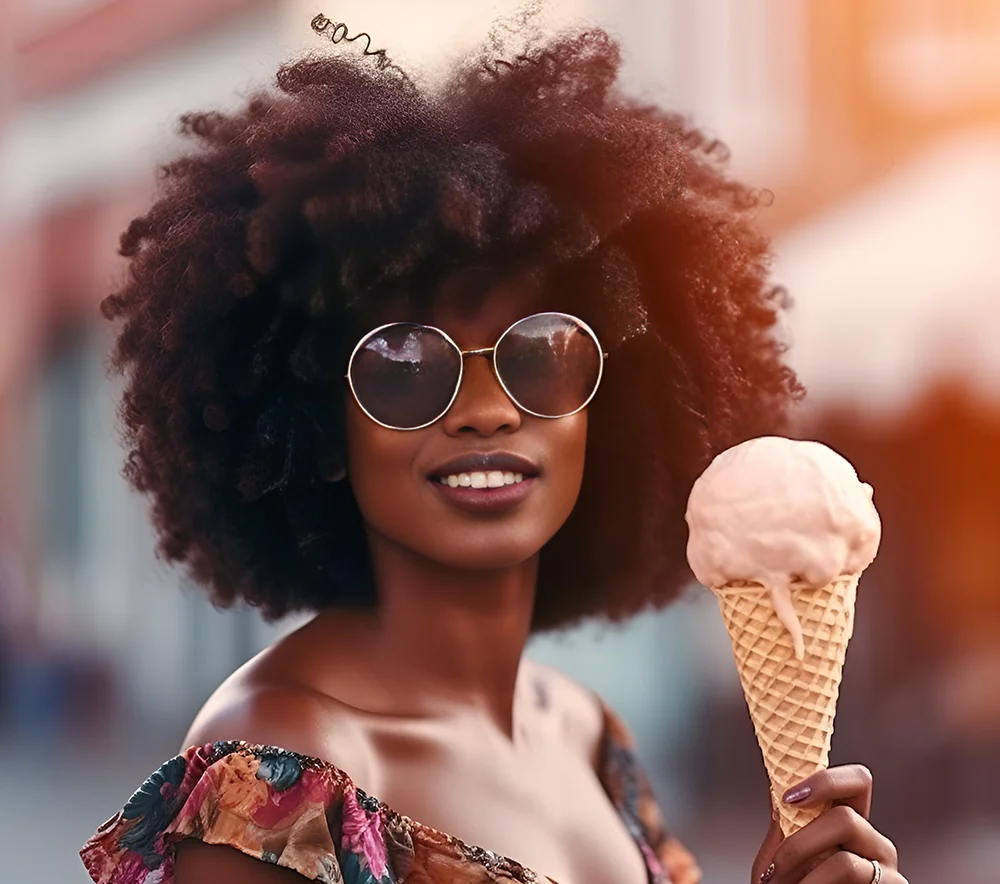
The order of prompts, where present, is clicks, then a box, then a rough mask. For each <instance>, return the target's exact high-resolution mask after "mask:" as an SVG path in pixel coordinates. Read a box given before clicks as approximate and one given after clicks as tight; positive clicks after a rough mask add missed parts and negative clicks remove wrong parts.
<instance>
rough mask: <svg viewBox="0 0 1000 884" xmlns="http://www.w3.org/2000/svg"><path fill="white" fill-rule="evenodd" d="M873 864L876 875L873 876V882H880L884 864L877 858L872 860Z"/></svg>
mask: <svg viewBox="0 0 1000 884" xmlns="http://www.w3.org/2000/svg"><path fill="white" fill-rule="evenodd" d="M871 864H872V865H873V866H874V867H875V877H874V878H872V884H878V882H879V881H881V880H882V866H881V865H880V863H879V861H878V860H877V859H873V860H871Z"/></svg>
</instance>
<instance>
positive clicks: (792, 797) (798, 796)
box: [782, 786, 812, 804]
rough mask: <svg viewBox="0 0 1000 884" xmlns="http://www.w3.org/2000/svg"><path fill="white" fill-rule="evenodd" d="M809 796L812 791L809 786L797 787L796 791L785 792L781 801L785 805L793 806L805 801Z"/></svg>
mask: <svg viewBox="0 0 1000 884" xmlns="http://www.w3.org/2000/svg"><path fill="white" fill-rule="evenodd" d="M810 795H812V789H811V788H809V786H799V787H798V788H797V789H790V790H789V791H787V792H786V793H785V794H784V796H783V798H782V800H783V801H784V802H785V804H795V803H796V802H798V801H805V799H806V798H808V797H809V796H810Z"/></svg>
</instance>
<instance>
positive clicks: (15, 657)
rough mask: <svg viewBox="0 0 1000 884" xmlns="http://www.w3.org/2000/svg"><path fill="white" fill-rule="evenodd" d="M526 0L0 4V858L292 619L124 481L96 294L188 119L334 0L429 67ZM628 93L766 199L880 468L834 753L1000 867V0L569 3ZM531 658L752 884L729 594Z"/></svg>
mask: <svg viewBox="0 0 1000 884" xmlns="http://www.w3.org/2000/svg"><path fill="white" fill-rule="evenodd" d="M513 6H514V4H513V3H489V2H476V3H470V2H466V0H423V2H420V3H417V2H415V0H364V2H361V0H352V2H339V0H338V2H333V0H330V2H327V3H322V2H317V0H310V2H309V3H304V2H298V0H296V2H291V0H282V2H278V0H171V2H170V3H163V2H152V0H0V72H2V80H0V82H2V87H0V855H2V856H3V870H2V872H0V878H2V880H3V881H4V882H5V884H7V882H10V884H21V882H28V881H32V882H34V881H38V882H56V881H59V882H61V884H69V882H81V884H82V882H84V881H85V880H86V875H85V873H84V871H83V867H82V865H81V864H80V862H79V860H78V858H77V856H76V851H77V849H78V848H79V846H80V844H81V843H82V842H83V840H84V839H85V838H86V837H88V836H89V835H90V834H91V833H92V832H93V830H94V829H95V828H96V827H97V826H98V825H99V824H100V823H101V822H102V821H103V820H105V819H106V818H107V817H109V816H111V815H112V814H113V813H114V812H115V811H116V810H117V809H118V808H119V807H120V806H121V805H122V804H123V803H124V801H125V800H126V799H127V798H128V796H129V795H130V794H131V792H132V790H133V789H134V788H135V787H136V786H138V785H139V783H140V782H141V781H142V779H143V778H144V777H145V776H146V775H147V774H148V773H149V772H151V771H152V770H153V769H155V768H156V767H157V766H158V765H159V763H160V762H161V761H162V760H163V759H165V758H166V757H168V756H169V755H172V754H173V753H174V752H175V751H177V748H178V745H179V742H180V740H181V738H182V736H183V735H184V732H185V731H186V729H187V726H188V723H189V721H190V718H191V716H192V715H193V713H194V712H195V711H196V710H197V708H198V707H199V706H200V704H201V703H202V702H203V700H204V699H205V698H206V697H207V696H208V694H209V693H210V692H211V690H212V689H213V688H214V687H215V686H216V685H217V684H218V683H219V681H221V680H222V679H223V678H224V677H225V676H226V675H227V674H228V673H229V672H230V671H231V670H232V669H233V668H235V667H236V666H238V665H239V664H240V663H242V662H243V661H244V660H245V659H247V658H248V657H249V656H251V655H252V654H254V653H256V651H257V650H259V649H260V648H262V647H263V646H264V645H266V644H267V643H269V642H271V641H273V640H274V639H275V638H277V637H278V636H280V635H281V634H283V633H284V632H285V631H287V630H289V629H291V628H293V627H294V626H296V625H298V623H299V622H301V621H293V620H288V621H286V622H283V623H281V624H277V625H266V624H263V623H262V622H261V621H260V620H259V618H258V617H257V616H256V615H255V614H254V613H253V612H248V611H243V610H234V611H229V612H217V611H215V610H213V609H212V608H211V607H210V606H209V605H208V604H207V603H206V602H205V601H204V600H203V599H202V597H201V594H200V593H199V592H198V590H197V588H195V587H191V586H189V585H187V584H186V582H185V580H184V578H183V577H182V576H181V575H180V574H179V572H177V571H176V570H174V569H170V568H167V567H165V566H164V565H163V564H162V563H159V562H157V561H156V560H155V558H154V556H153V554H152V548H153V543H154V538H153V536H152V533H151V530H150V527H149V523H148V517H147V509H146V503H145V501H144V500H142V499H141V498H139V497H138V496H137V495H135V494H134V493H132V492H131V491H130V490H129V489H128V487H127V486H126V484H125V482H124V480H123V479H122V478H121V477H120V468H121V462H122V453H121V450H120V448H119V445H118V435H117V429H116V426H115V420H114V409H115V403H116V400H117V397H118V393H119V383H118V382H112V381H109V380H107V379H106V378H105V376H104V372H103V366H102V360H103V358H104V355H105V352H106V349H107V346H108V343H109V340H110V338H109V329H108V328H106V327H105V326H106V323H104V322H103V321H102V320H101V319H100V318H99V316H98V312H97V304H98V301H99V299H100V298H101V297H102V296H103V295H104V294H106V293H107V292H109V291H110V290H111V288H112V287H113V285H114V280H115V278H116V275H117V274H118V273H119V272H120V265H119V263H118V259H117V258H116V256H115V249H116V241H117V236H118V234H119V232H120V231H121V230H122V229H123V228H124V227H125V225H126V224H127V222H128V221H129V219H131V218H132V217H133V216H134V215H135V214H137V213H139V212H141V211H142V210H143V208H144V206H145V205H146V204H147V202H148V200H149V197H150V194H151V192H152V189H153V185H154V180H155V178H154V173H153V169H154V166H155V164H156V163H157V162H158V161H161V160H163V159H166V158H168V157H169V156H171V155H172V153H173V152H174V151H175V150H176V149H177V147H178V142H177V140H176V137H175V134H174V124H175V121H176V118H177V117H178V115H179V114H180V113H182V112H183V111H185V110H188V109H193V108H203V107H207V106H214V107H219V108H225V107H231V106H232V105H233V104H234V103H235V102H236V101H238V100H239V97H240V96H241V95H245V94H246V92H247V91H248V90H250V89H251V88H252V87H253V86H255V85H260V84H265V83H267V82H269V80H270V78H271V77H272V75H273V72H274V69H275V68H276V66H277V64H278V62H279V61H280V60H282V59H284V58H286V57H288V56H289V55H290V54H293V53H295V52H299V51H302V49H303V48H308V49H319V48H323V47H326V48H327V49H329V48H330V47H329V46H327V44H318V43H317V41H315V38H313V36H312V34H311V32H310V30H309V20H310V18H311V17H312V15H313V14H314V13H316V12H319V11H322V12H325V13H326V14H328V15H329V16H331V17H332V18H334V19H335V20H344V21H346V22H348V23H349V25H350V26H351V30H352V31H355V30H362V29H363V30H368V31H370V32H371V33H372V35H373V36H374V43H375V45H376V46H381V47H385V48H387V49H388V50H389V52H390V54H391V55H393V56H394V57H396V58H397V59H398V60H399V61H401V62H402V63H403V64H404V65H411V66H415V67H424V68H425V69H427V70H430V69H431V68H433V66H435V65H439V64H442V63H443V62H445V61H446V60H447V59H448V57H450V56H452V55H454V54H455V53H457V52H460V51H461V49H462V48H463V47H468V46H471V45H472V44H473V43H475V42H477V41H478V40H479V39H480V38H482V37H483V36H484V35H485V33H486V30H487V28H488V25H489V22H490V21H491V19H492V18H493V17H494V16H495V14H496V13H498V12H504V11H509V10H510V9H511V8H512V7H513ZM547 15H549V16H550V17H551V18H552V19H553V21H554V22H556V23H560V22H566V21H596V22H599V23H602V24H604V25H606V26H607V27H609V28H610V29H611V30H613V31H614V32H616V33H617V34H618V35H619V36H620V37H621V40H622V43H623V46H624V49H625V52H626V56H627V78H628V82H629V84H630V86H631V87H632V88H633V89H635V90H638V91H639V92H641V93H642V94H643V95H645V96H647V97H649V98H652V99H655V100H656V101H659V102H662V103H664V104H666V105H668V106H670V107H673V108H676V109H678V110H682V111H684V112H688V113H690V114H691V115H692V116H693V117H694V118H695V119H696V120H697V121H699V122H700V123H701V124H702V125H703V126H704V127H706V128H707V129H708V130H709V131H710V132H711V133H712V134H713V135H715V136H717V137H719V138H721V139H722V140H723V141H725V142H726V143H727V144H728V145H729V146H730V147H731V149H732V157H733V167H734V169H735V170H736V172H737V173H738V174H740V175H742V176H743V177H745V178H747V179H749V180H750V181H751V182H752V183H754V184H756V185H758V186H761V187H767V188H770V189H771V190H772V191H774V193H775V195H776V199H775V203H774V205H773V207H772V208H770V209H768V210H767V211H766V212H764V213H763V216H762V217H763V223H764V224H765V225H767V226H768V227H769V229H770V230H771V231H772V232H773V234H774V235H775V237H776V242H777V249H778V264H777V268H776V270H777V273H778V275H779V277H780V278H781V279H782V280H783V281H784V282H785V283H786V284H787V285H788V287H789V289H790V291H791V293H792V295H793V296H794V299H795V309H794V311H793V313H792V315H791V318H790V331H791V334H792V336H793V338H794V347H793V349H792V351H791V359H792V361H793V364H794V365H795V367H796V368H797V369H798V370H799V372H800V374H801V376H802V378H803V380H804V382H805V383H806V385H807V386H808V387H809V388H810V396H809V398H808V403H807V405H806V406H805V407H804V408H803V409H802V411H801V413H800V415H799V425H798V427H797V428H796V433H797V434H798V435H802V436H805V437H808V438H817V439H821V440H823V441H825V442H827V443H828V444H830V445H832V446H834V447H835V448H837V449H838V450H840V451H841V452H842V453H843V454H845V455H846V456H847V457H849V458H850V459H851V460H852V461H853V462H854V463H855V464H856V465H857V467H858V470H859V473H860V475H861V476H862V478H863V479H864V480H865V481H868V482H870V483H872V484H873V485H874V486H875V488H876V494H877V496H876V501H877V503H878V505H879V508H880V511H881V513H882V516H883V520H884V525H885V536H884V541H883V546H882V549H881V552H880V555H879V557H878V559H877V561H876V563H875V564H874V565H873V566H872V567H871V569H870V570H869V571H868V572H867V573H866V575H865V577H864V579H863V581H862V593H861V597H860V602H859V611H860V615H859V620H858V629H857V633H856V637H855V639H854V642H853V643H852V645H851V651H850V653H849V655H848V660H847V666H846V670H845V677H844V686H843V690H842V698H841V706H840V713H839V716H838V719H837V730H836V735H835V737H834V746H833V758H832V760H833V761H834V762H844V761H855V760H862V761H864V762H865V763H867V764H868V765H869V766H870V767H871V768H872V769H873V771H874V773H875V779H876V784H877V788H876V800H875V809H874V817H875V820H876V823H877V825H878V826H879V828H881V829H882V830H883V831H885V832H886V833H887V834H888V835H889V836H890V837H892V838H893V839H894V840H896V842H897V844H898V845H899V847H900V852H901V854H902V856H903V858H904V861H905V865H904V867H903V871H904V873H905V874H906V875H907V876H908V877H909V879H910V881H911V882H913V884H921V882H927V884H932V882H941V881H949V882H951V881H955V882H962V884H996V882H997V881H1000V504H998V501H1000V344H998V343H997V342H998V340H1000V0H698V2H684V0H628V2H616V0H562V2H552V3H550V4H549V8H548V12H547ZM531 654H532V656H534V657H536V658H538V659H540V660H543V661H545V662H549V663H552V664H554V665H557V666H560V667H562V668H564V669H565V670H567V671H569V672H570V673H572V674H574V675H576V676H578V677H579V678H581V679H583V680H584V681H585V682H588V683H589V684H591V685H593V686H594V687H595V688H597V689H598V690H600V691H601V692H602V693H603V694H604V695H605V696H606V697H607V698H608V699H609V700H610V702H611V703H612V704H613V705H614V706H616V707H617V708H618V710H619V711H620V712H621V713H622V714H623V715H624V717H625V718H626V719H627V721H628V722H629V724H630V725H631V727H632V728H633V730H634V731H635V733H636V735H637V737H638V740H639V746H640V751H641V754H642V757H643V759H644V760H645V762H646V764H647V765H648V767H649V770H650V772H651V775H652V777H653V779H654V781H655V785H656V788H657V792H658V794H659V796H660V797H661V799H662V802H663V804H664V806H665V808H666V810H667V813H668V815H669V819H670V823H671V826H672V828H673V829H674V830H675V831H676V832H677V833H678V834H679V835H680V837H681V838H682V839H683V840H684V841H686V842H687V843H688V844H689V845H690V846H691V847H692V848H693V849H694V851H695V852H696V853H697V854H698V856H699V858H700V860H701V863H702V865H703V867H704V869H705V873H706V878H705V880H706V882H712V884H715V882H721V884H735V882H742V881H745V880H747V876H748V872H749V866H750V860H751V858H752V856H753V854H754V852H755V851H756V848H757V845H758V843H759V839H760V837H761V836H762V834H763V831H764V829H765V828H766V823H767V819H768V808H767V797H766V788H767V786H766V779H765V777H764V774H763V770H762V767H761V764H760V760H759V753H758V750H757V747H756V742H755V740H754V737H753V732H752V728H751V726H750V723H749V719H748V717H747V713H746V710H745V707H744V703H743V699H742V694H741V692H740V689H739V684H738V681H737V678H736V673H735V669H734V667H733V663H732V657H731V651H730V648H729V644H728V639H727V637H726V635H725V631H724V629H723V627H722V624H721V619H720V618H719V616H718V612H717V609H716V606H715V602H714V600H713V599H712V598H711V597H710V595H709V594H708V593H707V592H706V591H704V590H702V589H700V588H698V587H692V589H691V592H690V594H689V596H688V597H687V598H685V599H684V600H682V601H681V602H679V603H678V604H676V605H675V606H673V607H671V608H670V609H668V610H667V611H664V612H662V613H657V614H654V615H647V616H643V617H640V618H638V619H636V620H634V621H633V622H631V623H630V624H628V625H627V626H626V627H625V628H616V629H610V628H598V627H593V626H591V627H586V628H584V629H581V630H578V631H576V632H573V633H570V634H565V635H562V636H558V637H548V638H544V639H541V640H538V641H536V642H535V643H534V644H533V646H532V648H531Z"/></svg>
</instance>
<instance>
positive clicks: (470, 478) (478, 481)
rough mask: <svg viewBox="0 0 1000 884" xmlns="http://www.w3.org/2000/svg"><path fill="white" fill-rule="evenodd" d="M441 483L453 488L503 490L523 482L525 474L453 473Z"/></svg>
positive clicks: (495, 471)
mask: <svg viewBox="0 0 1000 884" xmlns="http://www.w3.org/2000/svg"><path fill="white" fill-rule="evenodd" d="M440 481H441V484H442V485H450V486H451V487H452V488H459V487H462V488H501V487H502V486H504V485H516V484H517V483H518V482H523V481H524V474H523V473H512V472H510V471H507V472H503V471H502V470H490V471H489V472H488V473H478V472H477V473H452V474H451V475H450V476H442V477H441V479H440Z"/></svg>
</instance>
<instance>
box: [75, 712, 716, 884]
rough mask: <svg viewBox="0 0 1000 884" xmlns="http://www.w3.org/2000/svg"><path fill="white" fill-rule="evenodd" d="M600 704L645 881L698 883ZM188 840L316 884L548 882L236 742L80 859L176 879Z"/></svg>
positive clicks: (150, 788) (606, 768)
mask: <svg viewBox="0 0 1000 884" xmlns="http://www.w3.org/2000/svg"><path fill="white" fill-rule="evenodd" d="M601 705H602V708H603V710H604V732H603V737H602V740H601V749H600V753H599V758H598V771H597V772H598V776H599V777H600V780H601V783H602V784H603V786H604V789H605V791H606V792H607V795H608V798H609V799H610V800H611V801H612V802H613V804H614V806H615V807H616V808H617V810H618V812H619V814H620V816H621V818H622V820H623V821H624V823H625V826H626V827H627V829H628V831H629V833H630V834H631V835H632V837H633V838H634V839H635V841H636V844H637V845H638V847H639V849H640V850H641V852H642V854H643V857H644V858H645V861H646V868H647V870H648V880H649V884H668V882H669V884H697V882H699V881H700V880H701V872H700V871H699V869H698V866H697V864H696V863H695V861H694V859H693V858H692V856H691V854H690V853H688V851H687V850H686V849H685V848H684V847H683V846H682V845H681V844H680V843H679V842H678V841H677V840H676V839H675V838H674V837H673V836H671V835H670V834H669V833H668V832H667V831H666V829H665V828H664V825H663V821H662V818H661V813H660V809H659V807H658V805H657V803H656V800H655V798H654V797H653V793H652V789H651V788H650V784H649V780H648V778H647V777H646V774H645V772H644V771H643V769H642V767H641V766H640V764H639V760H638V758H637V756H636V754H635V745H634V742H633V739H632V736H631V734H630V733H629V731H628V730H627V729H626V727H625V726H624V724H623V723H622V722H621V720H620V719H619V718H618V717H617V716H616V715H615V713H614V712H613V711H612V710H611V709H609V708H608V706H607V705H605V704H604V703H603V702H602V704H601ZM183 838H198V839H200V840H202V841H204V842H206V843H209V844H225V845H228V846H230V847H234V848H236V849H237V850H241V851H242V852H243V853H246V854H249V855H250V856H253V857H255V858H257V859H259V860H261V861H263V862H267V863H274V864H276V865H279V866H284V867H286V868H289V869H294V870H295V871H296V872H298V873H299V874H300V875H302V876H303V877H304V878H307V879H309V880H311V881H319V882H323V884H485V882H496V881H499V882H519V884H548V880H547V879H546V878H545V877H543V876H542V875H540V874H537V873H535V872H533V871H532V870H531V869H529V868H526V867H525V866H523V865H521V864H520V863H518V862H516V861H515V860H514V859H511V858H510V857H506V856H500V855H498V854H496V853H493V852H491V851H489V850H486V849H484V848H482V847H478V846H475V845H472V844H467V843H465V842H463V841H461V840H460V839H458V838H455V837H453V836H451V835H446V834H444V833H443V832H439V831H437V830H436V829H432V828H430V827H429V826H424V825H421V824H420V823H418V822H416V821H415V820H411V819H409V818H408V817H405V816H403V815H401V814H399V813H396V812H395V811H394V810H392V809H391V808H389V807H387V806H386V805H385V804H383V803H382V802H380V801H379V800H378V799H377V798H375V797H374V796H372V795H367V794H365V793H364V792H363V791H362V790H361V789H359V788H357V787H356V786H355V785H354V784H353V783H352V782H351V779H350V777H349V776H348V775H347V774H346V773H345V772H343V771H342V770H340V769H338V768H336V767H334V766H333V765H332V764H330V763H328V762H326V761H323V760H321V759H318V758H311V757H309V756H305V755H300V754H298V753H295V752H289V751H287V750H285V749H279V748H277V747H274V746H258V745H251V744H248V743H245V742H242V741H225V742H216V743H207V744H205V745H203V746H192V747H190V748H189V749H187V750H186V751H185V752H184V753H183V754H181V755H178V756H176V757H175V758H171V759H170V760H169V761H167V762H165V763H164V764H163V765H162V766H161V767H160V768H159V769H158V770H157V771H155V772H154V773H153V774H152V775H151V776H150V777H149V779H147V780H146V782H145V783H143V784H142V786H140V787H139V789H138V791H136V793H135V794H134V795H133V796H132V797H131V798H130V799H129V801H128V803H127V804H126V805H125V807H124V808H123V809H122V810H120V811H119V812H118V813H117V814H115V816H113V817H112V818H111V819H109V820H108V821H107V822H106V823H104V824H103V825H102V826H101V827H100V828H99V829H98V830H97V832H96V833H95V834H94V835H93V836H92V837H91V838H90V839H89V840H88V841H87V842H86V844H84V846H83V848H82V849H81V851H80V856H81V858H82V859H83V863H84V865H85V866H86V867H87V871H88V872H89V873H90V876H91V878H93V880H94V881H96V882H97V884H173V881H174V874H173V868H174V845H175V844H176V843H177V842H178V841H180V840H181V839H183ZM553 884H554V882H553ZM608 884H615V882H608Z"/></svg>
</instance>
